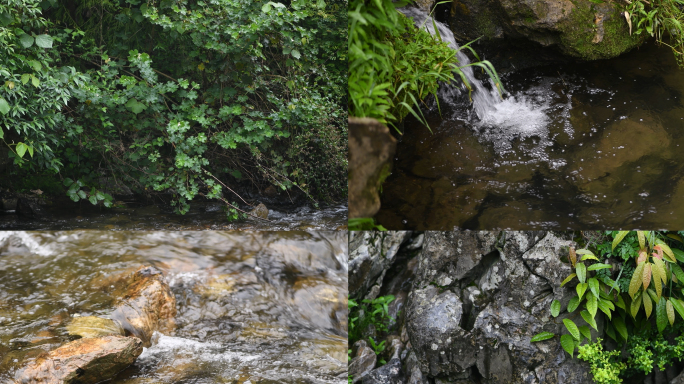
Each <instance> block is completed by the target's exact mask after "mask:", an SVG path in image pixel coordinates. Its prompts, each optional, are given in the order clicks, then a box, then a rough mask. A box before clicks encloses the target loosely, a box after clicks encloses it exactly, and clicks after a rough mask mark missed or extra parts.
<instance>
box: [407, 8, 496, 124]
mask: <svg viewBox="0 0 684 384" xmlns="http://www.w3.org/2000/svg"><path fill="white" fill-rule="evenodd" d="M398 10H399V11H400V12H401V13H403V14H404V15H406V16H407V17H410V18H413V22H414V23H415V24H416V26H417V27H418V28H421V29H427V31H428V32H430V34H432V35H435V26H437V30H438V31H439V36H440V37H441V38H442V41H444V42H447V43H449V47H450V48H451V49H453V50H454V51H456V52H457V54H456V57H457V58H458V62H459V64H460V65H461V66H465V65H468V64H470V59H469V58H468V56H466V54H465V53H463V51H461V50H460V49H459V48H460V47H459V45H458V43H457V42H456V39H455V38H454V34H453V33H452V32H451V30H450V29H449V27H447V26H446V25H444V24H442V23H440V22H439V21H437V20H433V18H432V17H431V16H429V15H427V14H426V13H425V12H424V11H422V10H420V9H418V8H412V7H406V8H399V9H398ZM433 21H434V24H433ZM461 71H463V74H464V75H465V77H466V78H467V79H468V82H469V83H470V85H471V87H472V89H473V91H472V93H471V97H472V99H473V111H474V112H475V114H476V115H477V117H478V118H479V119H480V120H483V119H484V118H485V116H487V114H488V112H489V111H491V110H493V109H494V108H495V106H496V105H497V104H499V103H501V102H502V101H503V99H502V98H501V96H500V95H499V93H498V92H497V90H496V86H495V85H494V83H493V82H492V81H491V80H489V83H490V86H491V88H487V87H486V86H485V85H484V84H482V82H481V81H480V80H478V79H477V78H476V77H475V73H474V72H473V67H465V68H461ZM455 91H456V92H458V93H460V91H458V89H457V88H453V87H451V89H449V90H446V92H444V93H445V95H449V93H451V96H455V95H454V93H455Z"/></svg>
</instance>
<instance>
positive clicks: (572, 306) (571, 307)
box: [568, 296, 580, 312]
mask: <svg viewBox="0 0 684 384" xmlns="http://www.w3.org/2000/svg"><path fill="white" fill-rule="evenodd" d="M579 304H580V299H579V297H577V296H575V297H573V298H572V299H570V302H568V312H574V311H575V309H577V307H579Z"/></svg>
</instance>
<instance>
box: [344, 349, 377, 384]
mask: <svg viewBox="0 0 684 384" xmlns="http://www.w3.org/2000/svg"><path fill="white" fill-rule="evenodd" d="M353 348H354V350H355V351H356V353H355V355H354V358H353V359H351V361H350V362H349V368H348V372H349V376H351V377H352V378H353V380H354V381H353V384H356V383H359V382H361V380H362V379H363V378H364V376H366V375H367V374H368V373H369V372H370V371H371V370H373V368H375V363H376V362H377V356H376V355H375V352H374V351H373V350H372V349H371V347H369V346H368V343H366V341H365V340H359V341H357V342H356V343H354V346H353Z"/></svg>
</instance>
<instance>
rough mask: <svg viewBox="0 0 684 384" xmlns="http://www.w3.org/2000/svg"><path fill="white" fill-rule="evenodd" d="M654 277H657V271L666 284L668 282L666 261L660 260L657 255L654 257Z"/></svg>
mask: <svg viewBox="0 0 684 384" xmlns="http://www.w3.org/2000/svg"><path fill="white" fill-rule="evenodd" d="M675 265H677V264H672V266H675ZM652 269H653V277H656V273H657V274H658V276H659V277H660V279H661V280H662V281H663V283H664V284H666V283H667V267H666V266H665V263H664V262H663V261H662V260H660V259H659V258H657V257H654V258H653V267H652Z"/></svg>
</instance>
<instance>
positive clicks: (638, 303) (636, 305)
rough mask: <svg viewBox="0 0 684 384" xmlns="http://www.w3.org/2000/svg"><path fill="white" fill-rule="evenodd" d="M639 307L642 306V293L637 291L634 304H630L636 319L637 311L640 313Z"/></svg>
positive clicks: (633, 300) (633, 299) (631, 311)
mask: <svg viewBox="0 0 684 384" xmlns="http://www.w3.org/2000/svg"><path fill="white" fill-rule="evenodd" d="M639 307H641V293H637V294H636V296H634V297H633V298H632V305H630V313H631V314H632V317H633V318H635V319H636V315H637V313H639Z"/></svg>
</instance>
